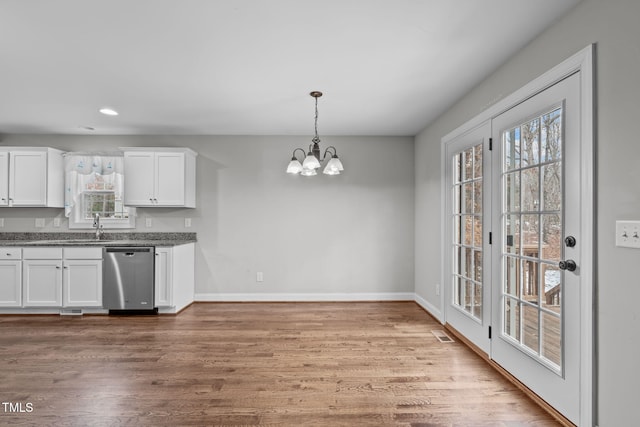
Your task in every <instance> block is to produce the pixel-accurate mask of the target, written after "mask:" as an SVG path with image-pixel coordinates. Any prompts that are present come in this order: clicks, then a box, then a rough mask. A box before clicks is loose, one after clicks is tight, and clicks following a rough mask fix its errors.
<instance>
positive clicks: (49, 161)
mask: <svg viewBox="0 0 640 427" xmlns="http://www.w3.org/2000/svg"><path fill="white" fill-rule="evenodd" d="M0 206H40V207H52V208H62V207H64V167H63V163H62V151H60V150H56V149H53V148H46V147H34V148H31V147H3V148H0Z"/></svg>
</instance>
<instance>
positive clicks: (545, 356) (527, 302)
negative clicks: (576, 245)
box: [501, 105, 564, 374]
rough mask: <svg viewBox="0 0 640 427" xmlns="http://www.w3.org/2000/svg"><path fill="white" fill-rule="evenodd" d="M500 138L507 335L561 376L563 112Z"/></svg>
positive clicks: (537, 119) (548, 114) (504, 330)
mask: <svg viewBox="0 0 640 427" xmlns="http://www.w3.org/2000/svg"><path fill="white" fill-rule="evenodd" d="M501 136H502V144H503V146H502V148H503V150H502V152H503V161H502V194H503V211H502V228H503V236H504V237H503V240H504V241H503V246H502V247H503V250H502V265H503V270H502V274H503V286H502V298H501V300H502V307H501V310H502V330H501V331H502V332H501V336H502V337H503V338H505V339H506V340H507V341H508V342H510V343H511V344H512V345H514V346H515V347H517V348H519V349H521V350H523V351H524V352H526V353H527V354H529V355H530V356H531V357H533V358H534V359H536V360H538V361H539V362H541V363H542V364H544V365H545V366H547V367H549V368H550V369H551V370H552V371H555V372H556V373H559V374H561V373H562V366H563V364H562V361H563V351H562V346H563V340H562V337H563V317H562V311H563V310H562V307H563V300H562V296H563V294H564V293H563V286H564V285H563V280H562V279H563V275H562V274H561V272H560V270H559V269H558V262H559V261H560V260H561V259H562V255H563V254H562V250H563V249H562V248H563V247H562V236H563V200H562V199H563V197H562V196H563V179H562V175H563V159H562V152H563V146H562V144H563V107H562V105H557V106H554V107H553V108H551V109H549V110H547V111H546V112H545V113H542V114H540V115H537V116H536V117H534V118H532V119H529V120H527V121H525V122H523V123H521V124H519V125H517V126H514V127H512V128H510V129H507V130H505V131H503V132H502V134H501Z"/></svg>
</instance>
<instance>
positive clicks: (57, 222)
mask: <svg viewBox="0 0 640 427" xmlns="http://www.w3.org/2000/svg"><path fill="white" fill-rule="evenodd" d="M53 226H54V227H60V218H53Z"/></svg>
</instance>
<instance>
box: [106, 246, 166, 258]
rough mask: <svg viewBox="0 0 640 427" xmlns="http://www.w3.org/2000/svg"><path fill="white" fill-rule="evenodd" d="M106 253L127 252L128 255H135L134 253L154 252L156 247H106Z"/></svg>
mask: <svg viewBox="0 0 640 427" xmlns="http://www.w3.org/2000/svg"><path fill="white" fill-rule="evenodd" d="M104 250H105V252H106V253H123V252H124V253H125V255H126V256H133V255H134V253H140V252H141V253H148V252H154V248H149V247H146V248H131V247H129V248H109V247H107V248H104Z"/></svg>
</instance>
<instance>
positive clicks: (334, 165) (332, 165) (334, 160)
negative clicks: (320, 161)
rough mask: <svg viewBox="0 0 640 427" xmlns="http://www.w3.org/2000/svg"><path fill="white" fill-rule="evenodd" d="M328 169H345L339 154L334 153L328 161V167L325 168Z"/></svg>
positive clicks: (340, 170) (339, 170)
mask: <svg viewBox="0 0 640 427" xmlns="http://www.w3.org/2000/svg"><path fill="white" fill-rule="evenodd" d="M326 169H336V170H337V171H338V172H342V171H343V170H344V167H343V166H342V162H341V161H340V159H339V158H338V156H336V155H334V156H333V157H331V159H330V160H329V163H327V167H326V168H325V170H326Z"/></svg>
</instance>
